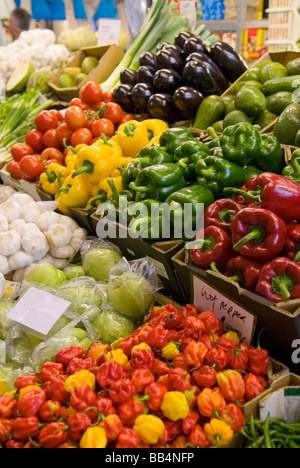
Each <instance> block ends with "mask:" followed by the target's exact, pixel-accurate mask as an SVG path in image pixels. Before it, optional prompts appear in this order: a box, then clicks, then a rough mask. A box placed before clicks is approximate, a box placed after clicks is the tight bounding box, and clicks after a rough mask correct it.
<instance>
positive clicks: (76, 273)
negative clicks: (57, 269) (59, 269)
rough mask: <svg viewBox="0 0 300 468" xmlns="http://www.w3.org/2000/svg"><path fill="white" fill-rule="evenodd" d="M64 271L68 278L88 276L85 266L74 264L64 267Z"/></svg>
mask: <svg viewBox="0 0 300 468" xmlns="http://www.w3.org/2000/svg"><path fill="white" fill-rule="evenodd" d="M64 273H65V275H66V277H67V280H71V279H74V278H80V277H81V276H86V271H85V269H84V268H83V266H72V267H68V268H65V269H64Z"/></svg>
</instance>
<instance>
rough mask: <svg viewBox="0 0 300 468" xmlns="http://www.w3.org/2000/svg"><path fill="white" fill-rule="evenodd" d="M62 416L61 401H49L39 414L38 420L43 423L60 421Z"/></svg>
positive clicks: (44, 404)
mask: <svg viewBox="0 0 300 468" xmlns="http://www.w3.org/2000/svg"><path fill="white" fill-rule="evenodd" d="M60 416H61V404H60V402H59V401H54V400H47V401H45V402H44V403H43V405H42V406H41V408H40V410H39V412H38V418H39V420H40V421H41V422H43V423H51V422H55V421H58V419H59V418H60Z"/></svg>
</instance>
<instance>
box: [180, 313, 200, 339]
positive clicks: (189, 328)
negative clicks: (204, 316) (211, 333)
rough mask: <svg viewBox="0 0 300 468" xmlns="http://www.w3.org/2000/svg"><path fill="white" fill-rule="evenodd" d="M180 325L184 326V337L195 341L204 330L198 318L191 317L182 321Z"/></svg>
mask: <svg viewBox="0 0 300 468" xmlns="http://www.w3.org/2000/svg"><path fill="white" fill-rule="evenodd" d="M182 325H183V326H184V329H183V332H184V336H185V337H190V338H193V339H195V340H198V339H199V337H200V336H201V335H202V334H203V333H204V330H205V325H204V323H203V322H202V321H201V320H200V319H199V318H197V317H193V316H191V317H186V318H185V319H183V321H182Z"/></svg>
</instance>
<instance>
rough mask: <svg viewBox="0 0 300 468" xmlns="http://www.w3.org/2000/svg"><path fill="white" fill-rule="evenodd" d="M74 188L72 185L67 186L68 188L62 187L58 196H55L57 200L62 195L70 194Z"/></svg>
mask: <svg viewBox="0 0 300 468" xmlns="http://www.w3.org/2000/svg"><path fill="white" fill-rule="evenodd" d="M71 188H72V185H70V184H69V185H67V187H61V188H60V189H59V190H58V192H57V194H56V195H55V198H57V197H58V196H59V194H60V193H69V191H70V189H71Z"/></svg>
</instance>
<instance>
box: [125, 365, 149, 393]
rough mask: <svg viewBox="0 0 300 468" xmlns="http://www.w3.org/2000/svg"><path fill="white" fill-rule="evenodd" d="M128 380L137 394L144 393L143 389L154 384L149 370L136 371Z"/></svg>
mask: <svg viewBox="0 0 300 468" xmlns="http://www.w3.org/2000/svg"><path fill="white" fill-rule="evenodd" d="M130 378H131V382H132V383H133V385H134V386H135V389H136V392H137V393H144V391H145V388H146V387H147V386H148V385H150V384H152V383H153V382H155V377H154V375H153V374H152V373H151V370H150V369H136V370H135V371H134V372H133V373H132V374H131V377H130Z"/></svg>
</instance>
